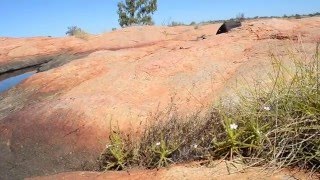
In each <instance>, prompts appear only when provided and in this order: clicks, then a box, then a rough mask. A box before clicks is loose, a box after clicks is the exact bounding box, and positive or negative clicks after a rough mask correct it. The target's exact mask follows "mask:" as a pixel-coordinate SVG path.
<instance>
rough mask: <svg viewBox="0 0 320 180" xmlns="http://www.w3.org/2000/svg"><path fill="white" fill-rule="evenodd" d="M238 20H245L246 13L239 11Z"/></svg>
mask: <svg viewBox="0 0 320 180" xmlns="http://www.w3.org/2000/svg"><path fill="white" fill-rule="evenodd" d="M236 20H237V21H240V22H242V21H244V20H245V17H244V13H239V14H238V15H237V16H236Z"/></svg>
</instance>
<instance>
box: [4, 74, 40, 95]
mask: <svg viewBox="0 0 320 180" xmlns="http://www.w3.org/2000/svg"><path fill="white" fill-rule="evenodd" d="M35 73H36V71H31V72H27V73H24V74H20V75H17V76H13V77H10V78H7V79H4V80H1V81H0V93H2V92H4V91H6V90H8V89H10V88H12V87H13V86H15V85H17V84H19V83H20V82H21V81H23V80H25V79H27V78H28V77H30V76H32V75H33V74H35Z"/></svg>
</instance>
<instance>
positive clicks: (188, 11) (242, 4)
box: [0, 0, 320, 37]
mask: <svg viewBox="0 0 320 180" xmlns="http://www.w3.org/2000/svg"><path fill="white" fill-rule="evenodd" d="M118 2H119V0H0V22H1V26H0V36H10V37H30V36H48V35H50V36H64V35H65V32H66V31H67V27H68V26H72V25H76V26H78V27H80V28H82V29H84V30H86V31H88V32H90V33H94V34H97V33H102V32H106V31H109V30H111V28H113V27H116V28H118V27H119V25H118V16H117V13H116V11H117V3H118ZM317 11H320V0H308V1H306V0H219V1H218V0H158V11H157V12H156V13H155V14H154V21H155V22H156V24H157V25H161V24H167V23H169V22H170V21H179V22H185V23H190V22H191V21H196V22H199V21H205V20H216V19H227V18H231V17H235V16H236V15H237V14H239V13H244V14H245V16H246V17H253V16H271V15H283V14H287V15H289V14H296V13H298V14H309V13H313V12H317Z"/></svg>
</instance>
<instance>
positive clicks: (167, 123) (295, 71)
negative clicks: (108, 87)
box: [100, 45, 320, 172]
mask: <svg viewBox="0 0 320 180" xmlns="http://www.w3.org/2000/svg"><path fill="white" fill-rule="evenodd" d="M299 57H300V56H298V55H292V54H291V59H292V64H293V65H291V66H287V65H285V64H284V63H283V61H282V60H281V59H278V58H277V57H275V56H271V58H272V67H273V71H272V72H271V73H269V76H268V77H269V79H268V80H266V81H265V82H260V85H259V86H254V87H251V86H249V85H248V88H245V91H243V90H244V89H241V90H237V89H236V92H237V93H236V96H237V99H238V100H237V101H235V102H233V103H232V104H233V105H229V106H226V105H223V103H220V104H218V105H217V106H214V107H213V108H211V109H204V110H203V111H202V112H197V113H195V114H194V115H192V116H189V117H183V116H178V115H177V113H175V111H174V107H172V108H170V110H169V111H168V112H166V113H163V114H161V115H158V116H156V117H154V119H153V120H152V122H154V123H152V124H150V125H148V126H147V127H144V129H145V130H144V133H143V134H142V136H141V137H140V138H138V139H137V140H133V138H132V137H130V135H129V134H122V133H121V132H120V131H119V130H116V131H114V130H113V131H112V133H111V135H110V146H108V147H107V148H106V150H105V151H104V152H103V153H102V155H101V157H100V162H101V163H100V164H101V168H102V169H104V170H109V169H112V170H123V169H127V168H131V167H136V166H137V167H145V168H160V167H166V166H168V165H170V164H173V163H181V162H188V161H197V160H204V161H207V162H208V161H209V162H210V161H212V160H215V159H228V160H231V161H232V160H234V159H238V160H239V159H240V160H241V161H242V162H243V163H244V164H247V165H250V166H268V167H274V168H282V167H297V168H303V169H308V170H310V171H316V172H319V169H320V69H319V66H320V62H319V60H320V57H319V45H317V48H316V52H315V54H314V55H313V56H312V58H311V59H307V58H299ZM223 98H224V97H222V99H223ZM226 98H228V97H226ZM169 114H170V115H169ZM203 114H204V115H203Z"/></svg>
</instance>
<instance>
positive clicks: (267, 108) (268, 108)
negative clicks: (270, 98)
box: [263, 106, 271, 111]
mask: <svg viewBox="0 0 320 180" xmlns="http://www.w3.org/2000/svg"><path fill="white" fill-rule="evenodd" d="M263 109H264V110H266V111H270V110H271V107H269V106H265V107H263Z"/></svg>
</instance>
